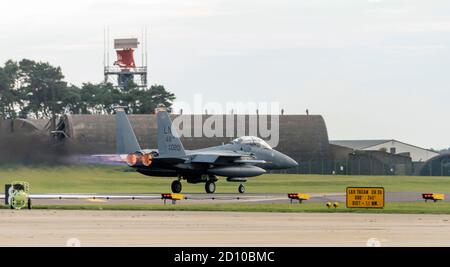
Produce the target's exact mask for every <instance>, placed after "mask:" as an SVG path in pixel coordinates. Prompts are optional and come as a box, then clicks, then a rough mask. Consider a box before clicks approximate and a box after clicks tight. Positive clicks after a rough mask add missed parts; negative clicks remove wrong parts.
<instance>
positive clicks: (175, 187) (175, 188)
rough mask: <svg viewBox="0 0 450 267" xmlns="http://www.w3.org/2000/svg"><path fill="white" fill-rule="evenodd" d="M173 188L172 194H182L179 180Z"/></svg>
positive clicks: (174, 183) (173, 183)
mask: <svg viewBox="0 0 450 267" xmlns="http://www.w3.org/2000/svg"><path fill="white" fill-rule="evenodd" d="M171 187H172V193H180V192H181V190H182V188H183V187H182V185H181V182H180V181H178V180H175V181H173V182H172V186H171Z"/></svg>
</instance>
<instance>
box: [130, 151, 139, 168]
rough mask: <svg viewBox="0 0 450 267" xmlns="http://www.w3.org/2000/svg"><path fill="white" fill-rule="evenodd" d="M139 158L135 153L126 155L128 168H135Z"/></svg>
mask: <svg viewBox="0 0 450 267" xmlns="http://www.w3.org/2000/svg"><path fill="white" fill-rule="evenodd" d="M140 158H141V155H140V154H137V153H130V154H128V155H127V164H128V166H135V165H136V164H137V163H138V161H139V159H140Z"/></svg>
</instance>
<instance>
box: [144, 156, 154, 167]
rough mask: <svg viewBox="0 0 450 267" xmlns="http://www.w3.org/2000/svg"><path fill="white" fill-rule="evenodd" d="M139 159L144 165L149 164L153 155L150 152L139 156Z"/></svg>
mask: <svg viewBox="0 0 450 267" xmlns="http://www.w3.org/2000/svg"><path fill="white" fill-rule="evenodd" d="M141 161H142V164H144V166H147V167H148V166H150V165H151V164H152V162H153V157H152V155H150V154H145V155H143V156H142V157H141Z"/></svg>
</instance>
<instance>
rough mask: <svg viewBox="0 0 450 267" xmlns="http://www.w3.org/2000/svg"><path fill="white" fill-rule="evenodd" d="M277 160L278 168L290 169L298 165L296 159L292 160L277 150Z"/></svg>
mask: <svg viewBox="0 0 450 267" xmlns="http://www.w3.org/2000/svg"><path fill="white" fill-rule="evenodd" d="M278 155H279V160H278V167H279V168H280V169H290V168H294V167H297V166H298V163H297V161H295V160H293V159H292V158H291V157H289V156H288V155H285V154H283V153H281V152H279V154H278Z"/></svg>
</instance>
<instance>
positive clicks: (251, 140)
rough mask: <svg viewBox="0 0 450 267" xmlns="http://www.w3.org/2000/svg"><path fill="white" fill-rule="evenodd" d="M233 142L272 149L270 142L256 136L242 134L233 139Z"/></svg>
mask: <svg viewBox="0 0 450 267" xmlns="http://www.w3.org/2000/svg"><path fill="white" fill-rule="evenodd" d="M231 143H232V144H246V145H249V146H256V147H261V148H265V149H272V148H271V147H270V146H269V144H267V143H266V142H265V141H264V140H262V139H261V138H259V137H256V136H242V137H239V138H236V139H234V140H233V141H231Z"/></svg>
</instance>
